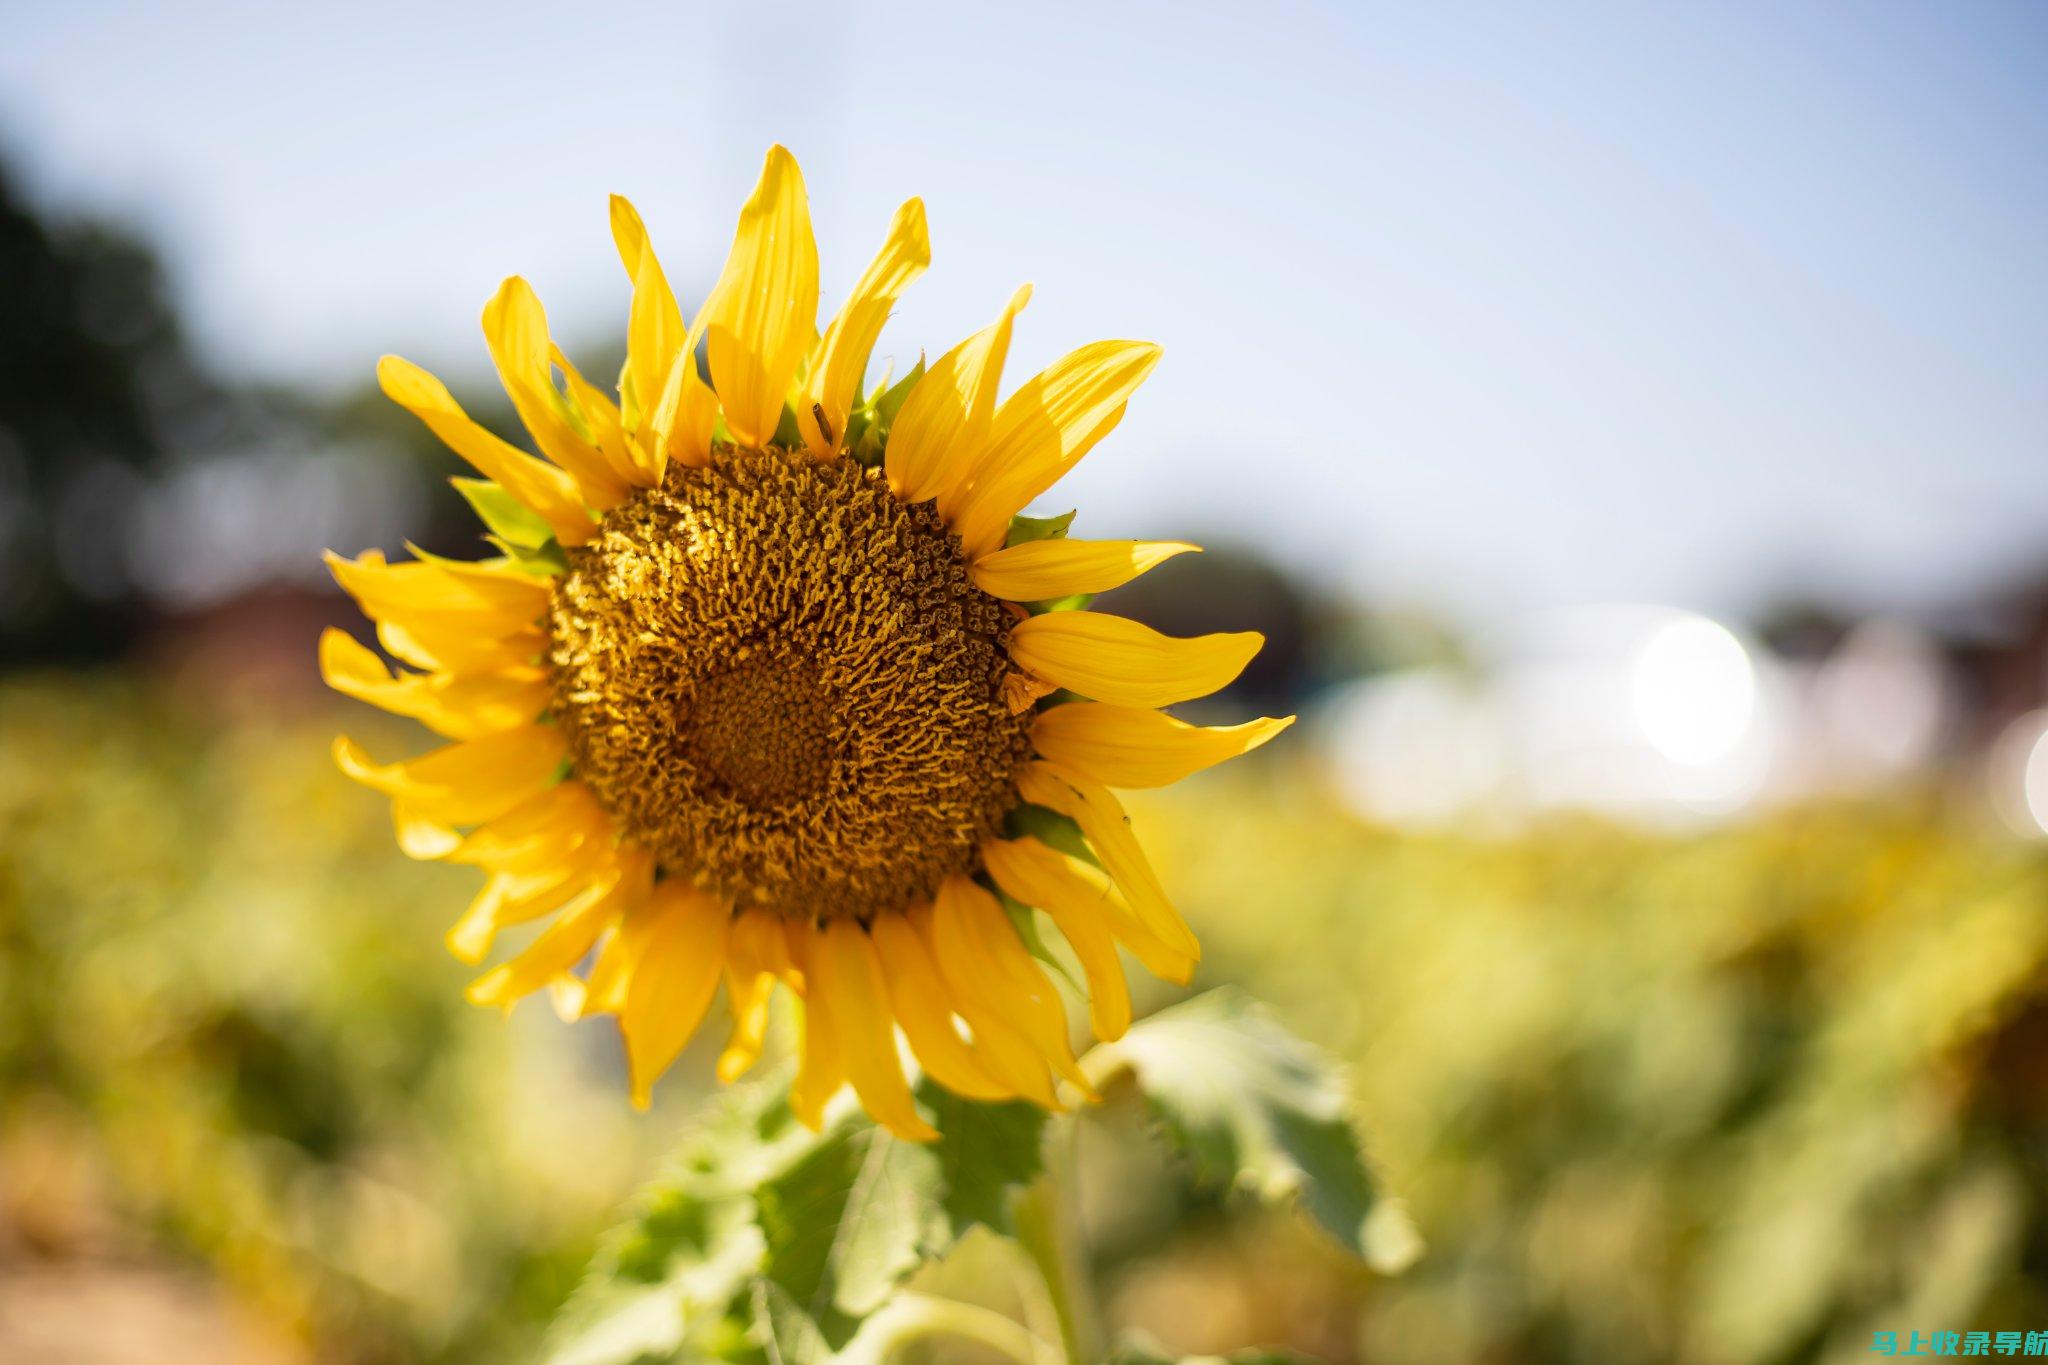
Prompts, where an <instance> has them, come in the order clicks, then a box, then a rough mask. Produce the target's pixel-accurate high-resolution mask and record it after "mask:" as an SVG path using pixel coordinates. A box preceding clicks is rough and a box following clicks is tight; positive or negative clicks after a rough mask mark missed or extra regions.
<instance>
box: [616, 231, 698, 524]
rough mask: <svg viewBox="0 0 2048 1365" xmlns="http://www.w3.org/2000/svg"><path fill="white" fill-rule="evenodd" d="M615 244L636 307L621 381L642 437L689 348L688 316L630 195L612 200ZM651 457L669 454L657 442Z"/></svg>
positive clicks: (657, 476)
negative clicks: (686, 339)
mask: <svg viewBox="0 0 2048 1365" xmlns="http://www.w3.org/2000/svg"><path fill="white" fill-rule="evenodd" d="M612 241H613V242H614V243H616V244H617V246H618V248H619V261H620V263H621V264H623V265H624V266H625V267H626V277H627V278H628V279H630V280H631V281H632V282H633V308H632V313H631V315H630V317H629V319H628V322H627V326H626V368H625V372H624V373H623V374H622V375H621V376H620V380H619V396H620V399H621V400H622V402H623V403H624V406H625V410H624V414H623V415H624V421H625V426H626V429H627V430H628V431H630V432H633V433H636V434H637V433H639V431H640V430H641V428H642V427H643V426H644V425H645V424H646V421H647V417H648V415H649V414H650V413H652V412H653V410H654V404H655V401H656V399H657V398H658V396H659V395H660V393H661V386H662V384H663V383H664V382H665V381H666V380H667V378H668V373H669V370H670V369H671V368H672V367H673V366H674V364H675V359H676V356H677V355H678V354H680V353H681V352H682V350H683V312H682V309H681V308H680V307H679V306H678V305H677V303H676V296H675V293H674V292H673V291H672V290H671V289H670V288H669V285H668V276H667V275H666V274H665V273H664V272H663V271H662V268H661V262H660V261H659V260H658V259H656V257H655V254H654V246H653V244H652V243H651V242H649V241H648V238H647V227H646V225H645V224H644V223H642V222H641V221H640V213H639V210H637V209H635V208H634V207H633V206H632V204H630V203H628V202H627V201H626V198H625V196H624V195H618V194H615V195H613V196H612ZM647 451H648V454H649V455H650V457H654V456H658V457H659V458H661V459H663V460H665V459H666V454H667V452H665V451H659V450H658V448H656V447H654V446H653V445H652V444H651V443H650V444H649V446H648V447H647ZM648 472H649V473H651V474H652V478H650V479H648V480H647V482H649V483H659V482H660V481H661V469H660V468H659V467H658V466H655V467H651V468H650V469H649V471H648Z"/></svg>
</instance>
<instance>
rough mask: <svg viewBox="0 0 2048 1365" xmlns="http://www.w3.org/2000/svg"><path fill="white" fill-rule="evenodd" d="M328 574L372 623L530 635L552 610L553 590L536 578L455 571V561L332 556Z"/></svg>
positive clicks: (477, 569)
mask: <svg viewBox="0 0 2048 1365" xmlns="http://www.w3.org/2000/svg"><path fill="white" fill-rule="evenodd" d="M326 559H327V568H328V571H329V572H331V573H332V574H333V575H334V581H335V582H337V583H339V584H341V586H342V590H343V591H345V592H347V593H348V595H349V596H351V597H353V598H355V600H356V604H357V605H358V606H360V607H361V608H362V609H363V614H364V615H366V616H368V617H370V618H371V619H372V620H376V621H383V620H388V619H393V618H396V619H399V620H403V621H407V622H412V621H421V620H424V621H428V622H434V623H438V624H440V625H442V626H444V627H446V628H450V629H456V630H461V631H465V632H468V633H470V634H475V635H482V636H487V637H488V636H498V635H508V634H514V633H517V632H520V631H526V630H530V629H532V628H533V627H534V625H535V624H536V623H537V622H538V621H539V619H540V617H541V616H542V614H543V613H545V612H546V611H547V609H548V589H547V585H546V584H545V583H543V582H541V581H540V580H539V579H537V578H534V577H533V576H532V575H530V574H518V575H512V576H507V575H502V574H498V573H494V572H490V571H489V570H488V569H486V568H485V567H484V566H481V565H470V566H465V567H467V568H468V569H470V570H471V572H468V573H458V572H454V571H452V570H451V565H453V564H454V561H444V562H442V563H435V564H428V563H424V562H420V561H414V562H412V563H407V564H387V563H385V561H384V556H383V555H381V554H379V553H378V552H377V551H375V550H367V551H365V552H364V553H363V554H362V555H360V556H358V557H357V558H355V559H344V558H342V557H341V556H340V555H337V554H334V553H333V552H331V551H330V552H329V553H328V554H327V556H326Z"/></svg>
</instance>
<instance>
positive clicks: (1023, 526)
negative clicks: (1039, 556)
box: [1003, 508, 1079, 549]
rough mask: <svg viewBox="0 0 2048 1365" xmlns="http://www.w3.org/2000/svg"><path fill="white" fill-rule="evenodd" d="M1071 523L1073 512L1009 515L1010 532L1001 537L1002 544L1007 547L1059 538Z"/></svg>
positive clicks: (1065, 532) (1064, 533) (1063, 535)
mask: <svg viewBox="0 0 2048 1365" xmlns="http://www.w3.org/2000/svg"><path fill="white" fill-rule="evenodd" d="M1075 510H1076V511H1078V510H1079V509H1078V508H1077V509H1075ZM1073 524H1074V512H1062V513H1060V514H1059V515H1058V516H1056V517H1026V516H1015V517H1011V518H1010V533H1009V534H1008V535H1007V536H1004V537H1003V546H1004V548H1006V549H1007V548H1008V547H1009V546H1012V545H1022V544H1024V543H1025V542H1026V541H1031V540H1060V539H1063V538H1064V537H1065V536H1066V534H1067V528H1068V527H1069V526H1072V525H1073Z"/></svg>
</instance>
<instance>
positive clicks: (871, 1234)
mask: <svg viewBox="0 0 2048 1365" xmlns="http://www.w3.org/2000/svg"><path fill="white" fill-rule="evenodd" d="M940 1181H941V1176H940V1171H939V1162H938V1157H937V1154H936V1153H934V1152H933V1151H932V1149H931V1148H930V1147H929V1146H926V1145H924V1144H921V1143H915V1142H903V1141H899V1140H898V1139H896V1138H893V1137H891V1136H890V1135H889V1134H888V1133H886V1132H884V1131H883V1130H881V1129H880V1128H877V1127H874V1126H873V1125H871V1124H867V1123H859V1124H848V1125H844V1126H841V1127H840V1128H839V1129H838V1130H837V1131H835V1132H833V1133H832V1134H831V1135H830V1136H829V1137H828V1138H827V1139H826V1140H825V1141H824V1142H823V1143H821V1144H819V1145H818V1146H817V1147H816V1148H814V1149H813V1150H812V1151H810V1152H808V1153H806V1154H805V1155H804V1156H803V1157H802V1158H801V1159H800V1160H798V1161H797V1162H796V1163H795V1164H793V1165H792V1166H791V1167H790V1168H789V1169H788V1170H787V1171H785V1172H783V1173H781V1174H780V1175H778V1176H776V1177H774V1178H772V1179H770V1180H768V1181H766V1182H764V1183H763V1185H762V1186H761V1189H760V1191H759V1194H758V1195H757V1199H758V1202H759V1209H760V1224H761V1231H762V1234H763V1236H764V1237H765V1238H766V1242H767V1260H766V1263H765V1265H764V1267H763V1272H764V1273H765V1274H766V1275H767V1277H768V1278H769V1279H771V1280H773V1281H774V1282H775V1283H776V1284H778V1285H780V1286H781V1287H782V1288H783V1289H784V1290H786V1291H787V1292H788V1293H789V1295H790V1297H791V1298H792V1299H793V1300H795V1301H796V1302H797V1303H798V1304H800V1305H802V1306H803V1307H804V1308H805V1310H806V1311H808V1312H809V1313H810V1315H811V1316H812V1317H813V1318H814V1319H816V1320H817V1322H818V1325H819V1326H820V1327H821V1328H822V1329H823V1330H824V1332H825V1334H826V1337H827V1339H828V1340H834V1341H835V1342H837V1343H844V1341H845V1340H846V1338H847V1337H848V1336H850V1335H852V1328H853V1326H854V1325H855V1324H856V1323H857V1322H858V1320H859V1319H860V1318H862V1317H864V1316H866V1315H867V1314H868V1313H871V1312H873V1311H874V1310H875V1309H876V1308H878V1307H880V1306H881V1304H882V1302H883V1301H884V1300H885V1299H887V1298H888V1297H889V1294H890V1293H891V1292H892V1291H893V1290H894V1289H895V1288H896V1285H897V1284H898V1283H899V1282H900V1281H901V1280H902V1279H903V1277H904V1276H906V1275H908V1274H909V1273H910V1272H911V1271H913V1270H915V1269H916V1268H917V1267H918V1265H919V1263H920V1262H922V1261H923V1260H924V1259H925V1258H926V1257H927V1256H933V1255H937V1254H938V1253H939V1252H941V1251H943V1250H944V1249H945V1247H946V1245H947V1244H948V1243H949V1242H950V1240H951V1237H950V1234H949V1229H948V1227H947V1223H946V1217H945V1212H944V1207H943V1200H944V1190H943V1189H942V1188H941V1184H940Z"/></svg>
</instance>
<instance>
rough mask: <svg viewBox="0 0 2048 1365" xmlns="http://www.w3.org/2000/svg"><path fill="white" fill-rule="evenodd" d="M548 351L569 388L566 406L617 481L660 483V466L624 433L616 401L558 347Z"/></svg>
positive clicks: (650, 484)
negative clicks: (580, 422)
mask: <svg viewBox="0 0 2048 1365" xmlns="http://www.w3.org/2000/svg"><path fill="white" fill-rule="evenodd" d="M551 353H552V354H553V356H554V361H555V368H556V369H558V370H560V371H561V372H562V383H563V384H564V385H565V386H566V387H567V388H568V390H569V406H570V407H571V408H572V409H574V411H575V413H576V415H577V417H578V418H579V419H581V421H582V423H583V426H584V428H585V429H586V430H588V431H589V433H590V439H591V440H592V441H593V442H595V443H596V445H597V448H598V450H599V452H601V453H602V454H603V456H604V462H605V464H606V465H608V466H609V467H610V468H611V472H612V474H613V475H614V476H615V477H616V478H617V479H618V480H619V482H620V483H622V484H630V485H633V486H635V487H639V488H647V487H651V486H653V485H654V484H657V483H660V482H661V470H660V468H658V467H657V466H656V465H655V464H654V463H653V462H652V461H651V460H650V459H649V458H648V457H647V456H646V454H645V453H644V452H643V451H642V449H641V447H640V443H639V442H637V441H635V440H633V439H632V438H631V437H629V436H628V435H627V434H626V427H625V418H624V417H623V416H622V415H621V414H620V412H619V407H618V404H616V403H614V402H612V400H611V399H610V398H608V397H606V396H605V394H604V392H603V391H602V390H601V389H599V388H598V387H597V386H596V385H594V384H592V383H591V382H590V381H589V380H587V379H585V378H584V377H583V373H582V371H580V370H578V369H577V368H576V367H575V366H574V365H572V364H570V363H569V357H567V356H565V355H563V354H562V348H561V347H559V346H555V347H553V348H551Z"/></svg>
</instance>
